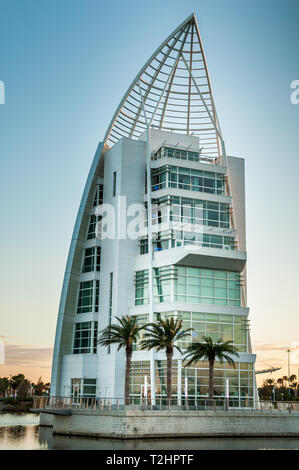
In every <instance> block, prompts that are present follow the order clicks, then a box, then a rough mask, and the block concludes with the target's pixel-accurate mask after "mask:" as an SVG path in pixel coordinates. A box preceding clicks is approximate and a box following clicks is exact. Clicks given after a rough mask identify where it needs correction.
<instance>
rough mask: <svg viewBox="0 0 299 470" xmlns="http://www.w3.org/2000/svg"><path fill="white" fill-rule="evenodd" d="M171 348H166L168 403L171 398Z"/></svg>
mask: <svg viewBox="0 0 299 470" xmlns="http://www.w3.org/2000/svg"><path fill="white" fill-rule="evenodd" d="M172 356H173V350H166V357H167V404H168V405H170V400H171V369H172Z"/></svg>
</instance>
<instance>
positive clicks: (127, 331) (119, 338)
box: [97, 315, 144, 405]
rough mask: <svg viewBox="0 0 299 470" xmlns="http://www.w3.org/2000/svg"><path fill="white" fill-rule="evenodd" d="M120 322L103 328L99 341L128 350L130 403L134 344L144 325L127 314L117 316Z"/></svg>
mask: <svg viewBox="0 0 299 470" xmlns="http://www.w3.org/2000/svg"><path fill="white" fill-rule="evenodd" d="M115 318H116V319H117V321H118V322H119V324H114V325H109V326H107V328H105V329H104V330H102V332H101V335H100V337H99V339H98V341H97V343H98V344H99V345H100V346H106V347H109V346H110V345H111V344H118V348H117V350H118V351H119V350H120V349H121V348H125V351H126V378H125V404H126V405H129V404H130V370H131V359H132V353H133V344H134V343H136V342H137V341H138V338H139V332H140V330H142V329H143V328H144V326H138V325H137V321H136V317H130V316H129V315H125V316H123V317H121V318H118V317H115Z"/></svg>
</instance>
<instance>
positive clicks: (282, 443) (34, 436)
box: [0, 413, 299, 450]
mask: <svg viewBox="0 0 299 470" xmlns="http://www.w3.org/2000/svg"><path fill="white" fill-rule="evenodd" d="M38 423H39V416H38V415H36V414H32V413H20V414H12V413H3V414H0V450H5V449H6V450H29V449H32V450H47V449H60V450H62V449H63V450H75V449H76V450H277V449H281V450H299V438H279V439H278V438H268V439H264V438H261V439H255V438H252V439H251V438H237V439H236V438H198V439H196V438H192V439H164V440H161V439H145V440H142V439H139V440H132V441H131V440H130V441H122V440H118V439H91V438H78V437H69V436H53V433H52V429H51V428H45V427H41V428H39V426H38Z"/></svg>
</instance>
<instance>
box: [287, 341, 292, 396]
mask: <svg viewBox="0 0 299 470" xmlns="http://www.w3.org/2000/svg"><path fill="white" fill-rule="evenodd" d="M287 353H288V381H289V398H290V373H291V372H290V353H291V350H290V349H288V350H287Z"/></svg>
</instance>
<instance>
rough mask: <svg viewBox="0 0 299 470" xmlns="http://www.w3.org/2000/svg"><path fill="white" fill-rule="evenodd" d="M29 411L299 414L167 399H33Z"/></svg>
mask: <svg viewBox="0 0 299 470" xmlns="http://www.w3.org/2000/svg"><path fill="white" fill-rule="evenodd" d="M32 410H33V411H35V412H41V411H42V412H47V411H48V412H49V413H50V412H51V411H52V412H53V411H55V410H89V411H97V412H101V411H118V410H136V411H138V410H139V411H163V410H172V411H185V412H186V411H213V412H224V411H225V412H232V413H234V412H256V413H265V414H269V413H276V414H277V413H299V402H270V401H260V402H258V403H257V404H256V405H255V406H253V399H252V398H249V399H244V401H243V403H242V406H240V404H239V399H237V398H231V397H230V398H229V399H226V398H223V397H219V398H218V397H217V398H214V399H213V400H209V399H208V398H199V399H197V398H192V397H190V398H185V397H182V398H181V399H179V398H176V397H175V398H171V399H170V400H167V399H166V398H158V399H156V404H153V403H152V401H151V399H150V398H140V397H139V398H136V397H135V398H134V397H130V404H129V405H125V400H124V398H95V397H80V396H77V397H33V406H32Z"/></svg>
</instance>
